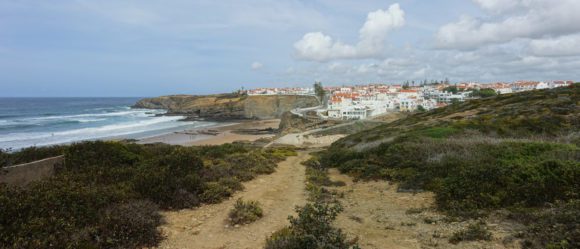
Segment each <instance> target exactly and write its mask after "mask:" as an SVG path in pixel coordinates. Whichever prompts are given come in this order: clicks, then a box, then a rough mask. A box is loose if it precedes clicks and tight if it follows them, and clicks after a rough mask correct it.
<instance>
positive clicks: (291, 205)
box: [159, 152, 309, 249]
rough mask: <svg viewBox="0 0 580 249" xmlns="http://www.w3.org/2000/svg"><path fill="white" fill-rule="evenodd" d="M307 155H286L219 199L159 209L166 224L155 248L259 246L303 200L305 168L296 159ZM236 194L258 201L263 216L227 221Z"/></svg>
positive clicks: (200, 248)
mask: <svg viewBox="0 0 580 249" xmlns="http://www.w3.org/2000/svg"><path fill="white" fill-rule="evenodd" d="M308 158H309V155H308V152H299V153H298V156H295V157H289V158H288V159H286V160H285V161H283V162H281V163H279V165H278V168H277V169H276V172H274V173H272V174H270V175H262V176H258V177H257V178H256V179H254V180H252V181H249V182H246V183H244V187H245V188H244V191H240V192H237V193H236V194H235V195H234V196H233V197H232V198H230V199H228V200H226V201H224V202H222V203H219V204H213V205H204V206H201V207H199V208H196V209H188V210H181V211H175V212H165V213H163V216H164V217H165V219H166V222H167V224H165V225H164V226H162V227H161V230H162V232H163V234H164V235H165V236H166V239H165V240H164V241H163V242H162V244H161V245H160V246H159V248H180V249H181V248H195V249H210V248H211V249H217V248H220V249H222V248H224V249H225V248H228V249H230V248H236V249H238V248H239V249H242V248H244V249H245V248H248V249H250V248H251V249H255V248H263V247H264V244H265V241H266V238H267V237H269V236H270V235H271V234H272V233H273V232H275V231H277V230H279V229H281V228H283V227H285V226H287V225H289V223H288V216H289V215H295V207H296V206H300V205H304V204H305V203H306V194H305V189H304V179H305V176H304V170H305V169H304V166H303V165H301V164H300V162H302V161H304V160H306V159H308ZM238 198H242V199H244V200H256V201H259V202H260V204H261V206H262V209H263V211H264V217H262V218H261V219H259V220H258V221H256V222H254V223H252V224H248V225H243V226H238V227H232V226H230V225H228V223H227V218H228V212H229V211H230V210H231V209H232V208H233V206H234V203H235V201H236V200H237V199H238Z"/></svg>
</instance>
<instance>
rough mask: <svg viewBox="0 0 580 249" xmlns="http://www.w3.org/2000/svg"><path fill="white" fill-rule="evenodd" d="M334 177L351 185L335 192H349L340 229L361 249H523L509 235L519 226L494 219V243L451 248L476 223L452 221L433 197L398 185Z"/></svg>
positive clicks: (331, 174)
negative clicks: (454, 238) (399, 189)
mask: <svg viewBox="0 0 580 249" xmlns="http://www.w3.org/2000/svg"><path fill="white" fill-rule="evenodd" d="M329 177H330V178H331V180H333V181H343V182H345V183H346V185H345V186H342V187H333V188H331V189H333V190H336V191H338V192H341V193H344V198H341V199H340V201H341V203H342V204H343V206H344V211H343V212H342V213H340V214H339V216H338V218H337V220H336V223H335V225H336V226H337V227H339V228H341V229H343V231H344V232H346V233H347V235H348V237H349V238H354V237H357V236H358V242H359V244H360V246H361V248H365V249H373V248H376V249H379V248H413V249H414V248H490V249H491V248H520V247H519V243H518V242H517V241H516V240H515V239H514V238H513V237H512V236H511V235H510V234H514V233H515V232H514V231H515V230H516V228H517V225H516V224H510V223H506V222H500V221H499V219H494V218H493V217H492V218H488V219H487V220H486V222H487V224H488V227H489V228H490V231H491V232H492V234H493V238H492V240H491V241H476V242H461V243H459V244H457V245H454V244H450V243H449V242H448V240H449V237H451V236H452V234H453V233H454V232H456V231H459V230H461V229H464V228H466V227H467V226H468V225H469V224H471V223H475V222H477V221H475V220H467V221H455V222H452V221H449V220H447V219H446V216H445V215H443V214H441V213H439V212H437V211H435V210H434V208H433V206H434V194H433V193H430V192H422V193H401V192H397V185H396V184H391V183H389V182H386V181H370V182H362V181H359V182H353V180H352V178H351V177H349V176H346V175H343V174H340V173H339V172H338V171H337V170H335V169H332V170H330V171H329ZM409 210H410V211H409Z"/></svg>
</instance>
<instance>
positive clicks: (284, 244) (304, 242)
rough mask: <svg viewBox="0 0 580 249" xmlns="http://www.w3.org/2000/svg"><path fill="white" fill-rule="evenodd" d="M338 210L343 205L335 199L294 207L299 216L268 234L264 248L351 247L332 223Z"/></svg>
mask: <svg viewBox="0 0 580 249" xmlns="http://www.w3.org/2000/svg"><path fill="white" fill-rule="evenodd" d="M341 210H342V207H341V206H340V204H338V203H333V204H329V203H324V202H315V203H312V204H310V203H309V204H306V205H305V206H304V207H301V208H297V209H296V211H297V213H298V216H297V217H289V218H288V219H289V221H290V226H289V227H287V228H284V229H282V230H279V231H277V232H275V233H274V234H273V235H272V236H271V237H270V238H268V240H267V241H266V247H265V248H266V249H302V248H336V249H348V248H351V245H349V243H348V242H347V241H346V235H345V234H344V233H343V232H342V230H340V229H338V228H335V227H333V226H332V222H333V221H334V219H336V216H337V215H338V213H339V212H340V211H341ZM356 248H358V247H356Z"/></svg>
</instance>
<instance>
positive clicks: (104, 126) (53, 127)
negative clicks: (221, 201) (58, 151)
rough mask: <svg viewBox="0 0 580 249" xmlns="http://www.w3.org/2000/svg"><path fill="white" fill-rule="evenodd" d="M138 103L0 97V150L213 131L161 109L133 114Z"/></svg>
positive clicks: (81, 99)
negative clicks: (194, 130)
mask: <svg viewBox="0 0 580 249" xmlns="http://www.w3.org/2000/svg"><path fill="white" fill-rule="evenodd" d="M138 100H139V98H0V148H1V149H20V148H24V147H30V146H46V145H54V144H65V143H71V142H76V141H84V140H96V139H109V138H110V139H113V138H131V139H140V138H145V137H151V136H156V135H161V134H165V133H171V132H174V131H178V130H187V129H193V128H197V127H203V126H211V125H213V124H212V123H209V122H197V121H192V122H184V121H179V120H180V119H183V117H180V116H162V115H159V114H163V113H165V111H164V110H148V109H132V108H131V107H130V106H131V105H133V104H134V103H135V102H137V101H138Z"/></svg>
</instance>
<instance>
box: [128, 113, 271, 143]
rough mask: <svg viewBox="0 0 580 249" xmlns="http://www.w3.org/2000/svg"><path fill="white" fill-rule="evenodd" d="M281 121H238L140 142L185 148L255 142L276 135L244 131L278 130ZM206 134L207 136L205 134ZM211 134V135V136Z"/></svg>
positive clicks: (140, 141)
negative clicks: (246, 132) (182, 146)
mask: <svg viewBox="0 0 580 249" xmlns="http://www.w3.org/2000/svg"><path fill="white" fill-rule="evenodd" d="M279 124H280V120H279V119H270V120H248V121H236V122H235V123H220V124H218V125H216V126H212V127H203V128H199V129H192V130H184V131H179V132H174V133H170V134H164V135H159V136H154V137H149V138H144V139H141V140H139V142H138V143H140V144H149V143H167V144H174V145H184V146H200V145H219V144H224V143H232V142H235V141H255V140H258V139H260V138H271V137H274V136H275V134H245V133H244V132H242V131H244V130H248V129H253V130H263V129H269V128H272V129H278V125H279ZM204 133H206V134H204ZM209 133H211V135H210V134H209Z"/></svg>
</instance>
